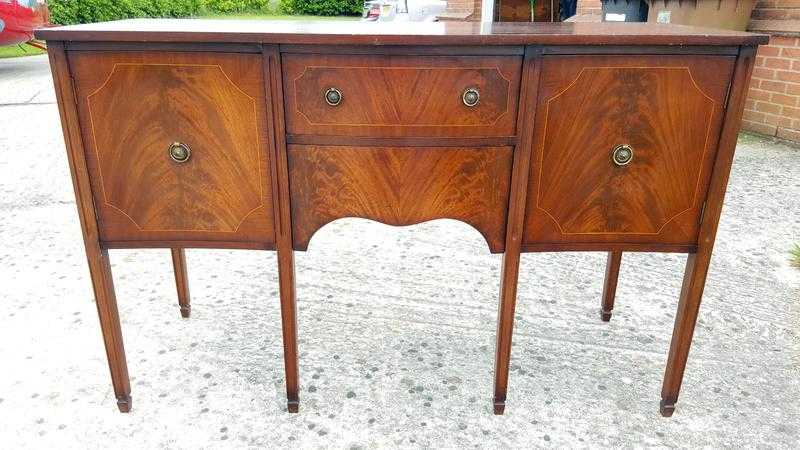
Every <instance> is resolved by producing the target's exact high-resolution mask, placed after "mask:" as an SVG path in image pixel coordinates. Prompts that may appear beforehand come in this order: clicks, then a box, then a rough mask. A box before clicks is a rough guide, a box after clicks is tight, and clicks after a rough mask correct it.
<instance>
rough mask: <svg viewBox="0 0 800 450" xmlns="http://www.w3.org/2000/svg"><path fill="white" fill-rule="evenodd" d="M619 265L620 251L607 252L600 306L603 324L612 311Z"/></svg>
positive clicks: (620, 261)
mask: <svg viewBox="0 0 800 450" xmlns="http://www.w3.org/2000/svg"><path fill="white" fill-rule="evenodd" d="M621 263H622V252H621V251H611V252H608V261H607V262H606V280H605V283H604V284H603V301H602V303H601V305H600V320H602V321H603V322H608V321H609V320H611V312H612V311H614V297H616V295H617V280H618V279H619V266H620V264H621Z"/></svg>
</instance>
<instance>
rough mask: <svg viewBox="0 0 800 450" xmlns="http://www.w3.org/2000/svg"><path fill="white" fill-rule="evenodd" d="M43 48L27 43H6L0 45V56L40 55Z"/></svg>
mask: <svg viewBox="0 0 800 450" xmlns="http://www.w3.org/2000/svg"><path fill="white" fill-rule="evenodd" d="M42 53H44V50H42V49H39V48H36V47H33V46H31V45H28V44H21V45H8V46H5V47H0V58H16V57H18V56H33V55H41V54H42Z"/></svg>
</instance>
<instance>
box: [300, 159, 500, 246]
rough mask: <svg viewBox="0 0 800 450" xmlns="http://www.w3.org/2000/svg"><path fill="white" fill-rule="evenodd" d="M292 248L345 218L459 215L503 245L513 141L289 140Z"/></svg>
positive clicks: (409, 220)
mask: <svg viewBox="0 0 800 450" xmlns="http://www.w3.org/2000/svg"><path fill="white" fill-rule="evenodd" d="M288 153H289V184H290V198H291V206H292V235H293V237H294V248H295V249H296V250H305V249H306V248H307V247H308V243H309V241H310V239H311V236H313V234H314V232H316V231H317V230H318V229H319V228H321V227H322V226H323V225H325V224H326V223H329V222H331V221H333V220H335V219H339V218H343V217H362V218H366V219H372V220H377V221H379V222H382V223H385V224H388V225H411V224H415V223H420V222H424V221H428V220H433V219H442V218H448V219H456V220H460V221H462V222H466V223H467V224H469V225H472V226H473V227H474V228H475V229H477V230H478V231H479V232H480V233H481V234H482V235H483V237H484V238H485V239H486V242H487V244H488V245H489V249H490V250H491V251H492V252H502V251H503V249H504V238H505V227H506V212H507V211H506V210H507V207H508V192H509V183H510V180H511V162H512V153H513V152H512V148H511V147H478V148H450V147H438V148H424V147H416V148H402V147H369V148H359V147H325V146H304V145H290V146H289V148H288Z"/></svg>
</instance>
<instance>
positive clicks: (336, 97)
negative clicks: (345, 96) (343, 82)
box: [325, 88, 342, 106]
mask: <svg viewBox="0 0 800 450" xmlns="http://www.w3.org/2000/svg"><path fill="white" fill-rule="evenodd" d="M325 103H327V104H329V105H331V106H339V103H342V91H340V90H338V89H336V88H330V89H328V90H327V91H325Z"/></svg>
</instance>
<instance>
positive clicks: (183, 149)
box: [169, 142, 192, 163]
mask: <svg viewBox="0 0 800 450" xmlns="http://www.w3.org/2000/svg"><path fill="white" fill-rule="evenodd" d="M190 156H192V150H191V149H189V146H188V145H186V144H181V143H180V142H175V143H173V144H171V145H170V146H169V157H170V159H172V160H173V161H175V162H176V163H185V162H186V161H188V160H189V157H190Z"/></svg>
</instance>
